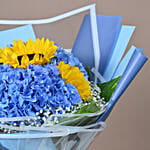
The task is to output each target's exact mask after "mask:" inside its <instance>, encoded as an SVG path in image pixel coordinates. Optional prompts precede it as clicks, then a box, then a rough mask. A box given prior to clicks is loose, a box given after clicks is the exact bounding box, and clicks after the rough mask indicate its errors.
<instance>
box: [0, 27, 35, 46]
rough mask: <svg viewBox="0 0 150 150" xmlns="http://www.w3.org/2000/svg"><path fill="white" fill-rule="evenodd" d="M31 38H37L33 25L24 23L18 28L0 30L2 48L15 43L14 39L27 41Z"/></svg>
mask: <svg viewBox="0 0 150 150" xmlns="http://www.w3.org/2000/svg"><path fill="white" fill-rule="evenodd" d="M29 38H31V39H32V40H33V41H35V40H36V36H35V33H34V31H33V28H32V25H24V26H20V27H17V28H13V29H9V30H4V31H0V48H3V47H4V46H9V45H10V44H13V41H14V40H22V41H23V42H26V41H28V39H29Z"/></svg>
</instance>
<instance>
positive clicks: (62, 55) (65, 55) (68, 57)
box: [51, 45, 88, 80]
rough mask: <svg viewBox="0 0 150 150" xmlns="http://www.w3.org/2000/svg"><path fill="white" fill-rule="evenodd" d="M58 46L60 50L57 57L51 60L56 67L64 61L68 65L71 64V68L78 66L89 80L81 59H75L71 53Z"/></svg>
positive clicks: (56, 54) (57, 51)
mask: <svg viewBox="0 0 150 150" xmlns="http://www.w3.org/2000/svg"><path fill="white" fill-rule="evenodd" d="M57 46H58V47H59V48H58V49H57V50H56V52H55V57H54V58H52V59H51V62H52V63H53V64H54V65H58V64H59V62H60V61H64V62H65V63H66V64H70V66H76V67H78V68H79V69H80V71H81V72H83V73H84V77H85V78H86V79H87V80H88V74H87V72H86V70H85V69H84V67H83V65H82V63H81V62H80V61H79V59H78V58H77V57H74V56H73V54H72V53H71V52H69V51H66V50H64V49H63V48H62V47H60V46H59V45H57Z"/></svg>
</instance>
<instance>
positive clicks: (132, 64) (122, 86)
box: [98, 49, 148, 121]
mask: <svg viewBox="0 0 150 150" xmlns="http://www.w3.org/2000/svg"><path fill="white" fill-rule="evenodd" d="M147 60H148V58H147V57H145V56H144V55H143V54H142V53H141V51H139V50H138V49H136V50H135V51H134V53H133V55H132V57H131V59H130V61H129V63H128V65H127V67H126V69H125V71H124V73H123V75H122V77H121V79H120V81H119V83H118V85H117V87H116V90H115V92H114V93H113V95H112V97H111V99H110V101H109V104H108V105H107V108H106V110H105V112H104V114H103V115H102V116H101V117H100V118H99V119H98V121H105V120H106V119H107V117H108V115H109V114H110V112H111V110H112V109H113V107H114V105H115V104H116V102H117V101H118V99H119V97H120V96H121V95H122V94H123V92H124V91H125V90H126V89H127V87H128V86H129V84H130V83H131V81H132V80H133V79H134V78H135V76H136V75H137V73H138V72H139V71H140V69H141V68H142V67H143V65H144V64H145V62H146V61H147Z"/></svg>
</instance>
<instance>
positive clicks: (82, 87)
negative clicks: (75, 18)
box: [0, 5, 147, 150]
mask: <svg viewBox="0 0 150 150" xmlns="http://www.w3.org/2000/svg"><path fill="white" fill-rule="evenodd" d="M93 6H94V7H95V5H91V6H89V7H85V8H84V9H83V8H82V9H79V10H78V11H79V12H81V11H82V10H87V9H89V8H90V9H91V12H92V13H91V16H92V15H93V14H94V13H93V8H94V7H93ZM78 11H72V12H71V13H70V14H73V13H76V12H78ZM64 16H65V15H64ZM66 16H68V14H66ZM61 17H62V16H60V18H61ZM88 17H89V16H88ZM88 17H85V20H84V21H85V22H86V21H87V23H86V24H85V23H83V24H82V25H81V28H80V31H79V34H78V36H77V39H76V41H75V44H74V47H73V49H72V52H71V51H68V50H65V49H64V48H62V47H61V46H59V45H58V44H56V43H55V42H54V41H49V40H48V39H44V38H41V39H39V38H37V39H35V37H30V38H27V39H26V40H21V39H22V37H21V38H19V40H15V39H13V43H7V44H5V46H4V47H2V48H1V49H0V63H1V64H0V110H1V111H0V149H4V150H7V149H8V150H26V149H27V150H29V149H32V150H41V149H42V150H48V149H51V150H55V149H59V150H62V149H65V150H70V149H72V150H75V149H81V150H84V149H85V148H86V147H87V145H88V144H89V143H90V142H91V140H92V139H93V138H92V137H93V136H94V135H95V133H97V132H101V131H103V130H104V128H105V124H104V121H105V120H106V118H107V117H108V115H109V113H110V112H111V110H112V108H113V107H114V105H115V103H116V102H117V100H118V99H119V97H120V96H121V94H122V93H123V92H124V91H125V89H126V88H127V87H128V85H129V83H130V82H131V81H132V80H133V78H134V77H135V76H136V74H137V73H138V71H139V70H140V69H141V68H142V66H143V65H144V63H145V62H146V60H147V58H146V57H145V56H144V55H143V54H142V53H141V51H140V50H139V49H136V48H135V47H132V48H131V49H130V50H129V53H128V54H127V55H126V56H125V58H124V59H123V60H122V61H121V62H119V61H120V60H119V59H118V58H120V59H121V57H122V55H123V53H122V54H120V53H117V52H118V49H117V48H118V47H119V46H116V47H114V46H113V45H112V43H114V45H117V44H118V43H119V42H120V41H122V40H121V37H123V38H124V39H128V38H129V37H130V36H131V35H132V34H131V32H132V30H131V29H130V30H129V29H128V28H125V27H124V28H123V29H121V31H120V26H119V23H120V22H119V21H120V19H119V21H118V19H117V20H116V21H115V24H114V26H115V27H116V26H117V27H116V28H115V29H116V31H115V32H112V33H113V34H114V33H115V35H111V37H117V39H118V41H117V42H116V40H114V42H112V41H113V40H112V41H111V42H108V43H107V44H106V43H105V42H104V43H103V41H105V40H104V39H105V38H106V39H107V38H108V39H110V34H109V33H107V34H104V33H103V35H102V36H104V35H105V36H104V39H103V40H102V39H101V38H100V39H101V40H102V41H100V43H101V46H102V47H100V48H101V49H100V51H99V44H98V36H99V34H98V33H100V31H99V32H97V27H96V26H95V28H93V27H94V26H93V22H95V23H96V18H95V17H97V23H98V24H99V22H98V20H99V16H94V18H95V20H94V21H93V17H91V20H92V23H91V25H92V27H91V28H90V29H92V35H96V36H95V37H93V40H94V42H93V45H92V46H94V48H92V47H91V48H89V47H90V46H91V45H90V44H91V43H90V42H91V41H90V40H89V39H87V41H88V42H87V41H85V39H86V38H88V37H90V35H88V36H86V37H85V38H82V35H83V33H84V34H87V33H88V30H87V27H86V26H85V25H89V24H88V23H89V22H88V19H89V18H88ZM100 17H101V16H100ZM102 17H104V16H102ZM57 18H59V17H57ZM103 19H104V18H103ZM105 19H106V18H105ZM105 19H104V20H105ZM107 19H108V20H109V19H110V17H108V18H107ZM54 20H55V19H54ZM110 20H111V19H110ZM112 20H113V19H112ZM48 21H49V22H51V20H44V23H45V22H48ZM37 22H40V21H37ZM37 22H36V23H37ZM112 22H113V21H112ZM112 22H111V23H112ZM116 22H117V24H118V25H116ZM0 23H2V24H3V23H4V24H5V23H6V22H5V21H3V20H0ZM7 23H8V24H9V23H10V24H12V22H9V21H8V22H7ZM7 23H6V24H7ZM17 23H18V22H17ZM19 23H20V22H19ZM24 23H25V24H28V23H29V22H28V21H23V22H22V24H24ZM32 23H34V21H32ZM36 23H35V24H36ZM111 23H109V25H111ZM15 24H16V23H15ZM83 26H84V27H83ZM106 27H108V26H107V25H106ZM30 29H31V28H30ZM84 29H86V33H85V32H83V30H84ZM110 29H111V30H112V27H110ZM24 30H25V28H24ZM124 30H125V31H126V32H127V31H128V32H129V31H130V32H129V33H130V34H131V35H130V34H129V35H128V38H127V37H124V36H122V35H123V32H124ZM28 31H29V30H28ZM104 31H105V32H106V31H108V29H107V30H105V29H103V32H104ZM13 32H14V31H13ZM21 32H22V31H21ZM89 33H90V32H89ZM93 33H95V34H93ZM100 35H101V34H100ZM106 35H108V37H107V36H106ZM116 35H120V36H116ZM126 35H127V34H126ZM7 38H8V37H7ZM95 41H96V42H95ZM80 42H82V44H80ZM84 43H86V44H84ZM110 43H111V44H110ZM125 43H128V40H127V42H126V40H125V42H124V44H125ZM83 45H84V47H86V46H87V47H86V48H84V47H83ZM95 45H97V46H95ZM108 45H109V46H108ZM106 47H111V48H112V49H113V50H112V51H111V53H112V55H111V56H110V53H107V54H106V51H105V48H106ZM122 47H123V46H122ZM122 47H119V49H122ZM125 47H126V46H124V49H125ZM81 49H83V50H82V51H83V52H84V53H81V52H79V51H80V50H81ZM86 49H89V53H86V51H84V50H86ZM91 49H94V52H95V53H94V54H95V55H94V57H93V54H92V53H91V51H90V50H91ZM96 54H100V55H102V56H103V57H101V59H100V61H99V55H96ZM116 54H117V58H116ZM108 55H109V57H110V58H109V57H107V56H108ZM75 56H76V57H75ZM78 58H79V59H80V61H81V62H83V63H81V62H80V61H79V59H78ZM106 58H109V59H106ZM93 59H94V60H95V64H93V62H94V61H93ZM106 60H107V61H108V63H106ZM114 60H116V61H118V63H116V61H114ZM99 63H100V64H102V65H99ZM106 64H108V65H106ZM94 66H95V68H94ZM110 68H111V69H110ZM109 71H110V72H109Z"/></svg>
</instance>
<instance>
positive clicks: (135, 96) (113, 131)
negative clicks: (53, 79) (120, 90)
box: [0, 0, 150, 150]
mask: <svg viewBox="0 0 150 150" xmlns="http://www.w3.org/2000/svg"><path fill="white" fill-rule="evenodd" d="M90 3H96V4H97V13H98V14H105V15H118V16H119V15H120V16H122V17H123V20H122V24H129V25H136V27H137V28H136V31H135V33H134V35H133V37H132V39H131V41H130V43H129V45H128V48H129V47H130V46H131V44H134V45H135V46H137V47H143V48H144V54H145V55H147V56H148V57H149V56H150V49H149V48H150V45H149V44H150V17H149V15H150V1H149V0H91V1H88V0H53V1H52V0H0V18H1V19H39V18H46V17H53V16H56V15H58V14H61V13H64V12H67V11H69V10H72V9H76V8H79V7H81V6H85V5H87V4H90ZM84 14H85V13H83V14H81V15H77V16H74V17H72V18H68V19H65V20H64V21H60V22H58V23H57V24H56V23H52V24H46V25H38V26H34V29H35V31H36V34H37V35H38V36H40V37H41V36H44V37H48V38H50V39H52V40H55V41H56V42H58V43H61V44H62V45H63V46H64V47H65V48H71V47H72V44H73V42H74V40H75V37H76V35H77V32H78V29H79V27H80V24H81V21H82V19H83V15H84ZM12 27H14V26H4V25H0V30H3V29H9V28H12ZM149 77H150V67H149V62H147V63H146V65H145V66H144V68H143V69H142V71H141V72H140V73H139V74H138V76H137V77H136V79H135V80H134V81H133V82H132V84H131V85H130V87H129V88H128V90H127V91H126V92H125V93H124V94H123V96H122V97H121V98H120V100H119V102H118V103H117V105H116V106H115V109H114V110H113V111H112V113H111V115H110V117H109V118H108V119H107V121H106V123H107V128H106V129H105V131H104V132H103V133H102V134H100V135H97V137H96V139H95V140H94V142H93V143H92V144H91V145H90V146H89V148H88V150H141V149H142V150H149V149H150V130H149V127H150V117H149V114H150V108H149V107H150V98H149V95H150V94H149V93H150V90H149V89H150V88H149V85H150V82H149Z"/></svg>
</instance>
